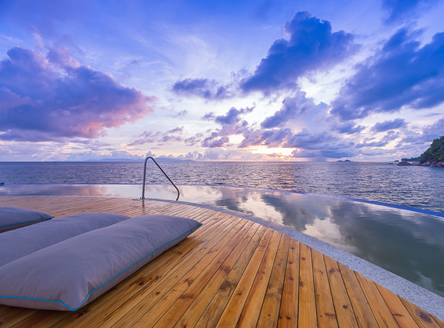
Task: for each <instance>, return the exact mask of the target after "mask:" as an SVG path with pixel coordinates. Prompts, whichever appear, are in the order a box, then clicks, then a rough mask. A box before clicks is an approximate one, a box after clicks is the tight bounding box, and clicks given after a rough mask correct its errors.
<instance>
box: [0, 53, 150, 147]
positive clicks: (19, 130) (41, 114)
mask: <svg viewBox="0 0 444 328" xmlns="http://www.w3.org/2000/svg"><path fill="white" fill-rule="evenodd" d="M8 57H9V58H7V59H5V60H3V61H1V62H0V93H1V95H2V96H4V95H6V96H5V97H0V99H2V100H1V101H0V110H1V112H2V115H1V116H0V132H3V134H0V139H3V140H27V141H42V140H57V139H60V138H74V137H81V138H97V137H99V136H103V135H105V134H106V129H108V128H115V127H119V126H121V125H123V124H125V123H127V122H135V121H137V120H140V119H141V118H143V117H145V116H147V115H149V114H150V113H152V112H153V111H154V108H153V104H154V103H155V102H156V100H157V99H156V98H155V97H147V96H145V95H144V94H143V92H141V91H139V90H137V89H134V88H128V87H125V86H123V85H121V84H119V83H118V82H117V81H116V80H115V79H114V78H113V77H111V76H110V75H107V74H104V73H102V72H99V71H96V70H94V69H92V68H91V67H88V66H81V65H79V64H78V62H77V61H76V60H75V59H73V58H72V57H71V55H70V52H69V49H67V48H51V49H50V51H49V52H48V55H47V56H46V57H45V56H43V55H42V54H40V53H37V52H34V51H32V50H28V49H23V48H20V47H14V48H12V49H11V50H9V51H8Z"/></svg>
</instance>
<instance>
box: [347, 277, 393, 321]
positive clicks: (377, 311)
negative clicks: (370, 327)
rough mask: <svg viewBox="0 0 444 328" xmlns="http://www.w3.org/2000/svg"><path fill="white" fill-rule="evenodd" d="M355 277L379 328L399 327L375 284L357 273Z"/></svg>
mask: <svg viewBox="0 0 444 328" xmlns="http://www.w3.org/2000/svg"><path fill="white" fill-rule="evenodd" d="M356 276H357V277H358V280H359V283H360V284H361V287H362V290H363V291H364V294H365V296H366V298H367V301H368V303H369V304H370V307H371V309H372V311H373V314H374V315H375V318H376V321H377V322H378V324H379V327H381V328H382V327H384V328H385V327H387V328H391V327H399V326H398V323H397V322H396V320H395V318H394V317H393V315H392V312H391V311H390V309H389V307H388V305H387V303H385V301H384V299H383V297H382V296H381V293H380V292H379V290H378V288H377V287H376V285H375V283H374V282H373V281H372V280H370V279H369V278H367V277H364V276H363V275H361V274H359V273H356Z"/></svg>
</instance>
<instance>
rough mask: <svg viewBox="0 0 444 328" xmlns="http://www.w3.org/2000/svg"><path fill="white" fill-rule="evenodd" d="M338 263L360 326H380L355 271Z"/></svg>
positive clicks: (371, 327) (375, 327)
mask: <svg viewBox="0 0 444 328" xmlns="http://www.w3.org/2000/svg"><path fill="white" fill-rule="evenodd" d="M338 264H339V269H340V271H341V274H342V279H343V280H344V284H345V287H346V288H347V293H348V296H349V298H350V302H351V304H352V307H353V312H354V314H355V317H356V321H357V322H358V326H359V327H366V328H367V327H368V328H378V327H379V325H378V323H377V322H376V319H375V316H374V315H373V312H372V309H371V308H370V305H369V304H368V302H367V298H366V297H365V294H364V291H363V290H362V288H361V284H360V283H359V281H358V278H357V277H356V274H355V272H354V271H353V270H352V269H350V268H348V267H346V266H345V265H343V264H341V263H338Z"/></svg>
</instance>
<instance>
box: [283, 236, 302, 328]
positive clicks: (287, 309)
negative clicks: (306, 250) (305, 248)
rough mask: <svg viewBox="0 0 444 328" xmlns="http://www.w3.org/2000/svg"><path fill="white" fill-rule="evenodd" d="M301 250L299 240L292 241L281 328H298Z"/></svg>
mask: <svg viewBox="0 0 444 328" xmlns="http://www.w3.org/2000/svg"><path fill="white" fill-rule="evenodd" d="M299 248H300V243H299V242H298V241H297V240H294V239H291V240H290V248H289V249H288V257H287V265H286V270H285V278H284V285H283V290H282V301H281V304H280V310H279V321H278V327H279V328H290V327H296V326H297V322H298V304H299Z"/></svg>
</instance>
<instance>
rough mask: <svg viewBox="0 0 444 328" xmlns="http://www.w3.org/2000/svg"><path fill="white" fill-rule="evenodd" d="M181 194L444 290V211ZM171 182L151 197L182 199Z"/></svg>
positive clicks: (123, 192)
mask: <svg viewBox="0 0 444 328" xmlns="http://www.w3.org/2000/svg"><path fill="white" fill-rule="evenodd" d="M178 187H179V190H180V193H181V196H180V199H179V200H180V201H185V202H191V203H197V204H202V205H211V206H217V207H221V208H225V209H229V210H234V211H238V212H242V213H246V214H249V215H253V216H256V217H260V218H262V219H265V220H269V221H272V222H274V223H278V224H282V225H285V226H287V227H290V228H292V229H295V230H297V231H300V232H303V233H305V234H307V235H309V236H312V237H315V238H317V239H319V240H322V241H324V242H326V243H329V244H331V245H333V246H335V247H338V248H340V249H342V250H345V251H347V252H349V253H351V254H354V255H356V256H358V257H360V258H362V259H365V260H367V261H369V262H371V263H373V264H376V265H378V266H380V267H382V268H384V269H386V270H388V271H391V272H393V273H395V274H397V275H399V276H401V277H403V278H405V279H407V280H410V281H412V282H414V283H416V284H417V285H420V286H422V287H424V288H426V289H428V290H430V291H432V292H434V293H436V294H438V295H441V296H444V275H443V274H442V273H443V272H444V261H443V259H444V238H442V236H444V214H443V213H435V212H431V211H425V210H418V209H408V208H405V207H401V206H393V205H386V206H384V205H383V204H378V203H372V202H366V201H358V200H353V199H348V198H340V197H332V196H321V195H313V194H304V193H295V192H286V191H278V190H267V189H253V188H238V187H219V186H217V187H216V186H190V185H181V186H178ZM141 193H142V186H141V185H127V184H126V185H116V184H113V185H112V184H109V185H103V184H100V185H98V184H29V185H5V186H0V196H35V195H48V196H49V195H61V196H110V197H111V196H112V197H128V198H140V196H141ZM176 195H177V193H176V190H175V189H174V188H173V187H172V186H167V185H148V186H147V187H146V191H145V197H146V198H154V199H166V200H171V201H173V200H175V199H176Z"/></svg>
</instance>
